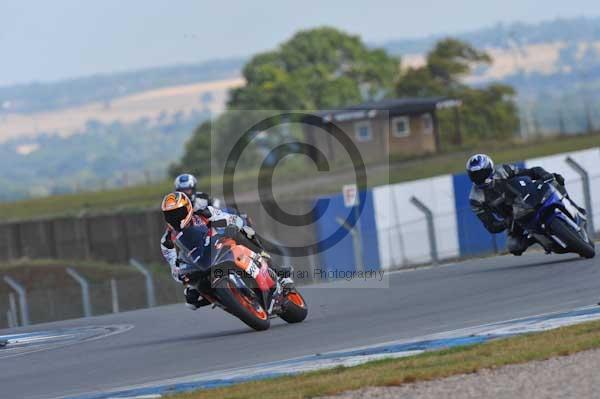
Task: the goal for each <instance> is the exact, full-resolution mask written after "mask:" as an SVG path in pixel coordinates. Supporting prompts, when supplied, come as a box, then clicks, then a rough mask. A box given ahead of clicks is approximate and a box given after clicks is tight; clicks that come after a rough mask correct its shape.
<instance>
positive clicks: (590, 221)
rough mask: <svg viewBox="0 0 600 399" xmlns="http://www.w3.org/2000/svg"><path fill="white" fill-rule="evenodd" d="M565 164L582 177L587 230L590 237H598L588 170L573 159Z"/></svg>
mask: <svg viewBox="0 0 600 399" xmlns="http://www.w3.org/2000/svg"><path fill="white" fill-rule="evenodd" d="M565 162H566V163H567V164H568V165H569V166H570V167H571V168H573V170H575V172H577V174H578V175H579V176H580V177H581V183H582V184H583V201H584V204H583V205H584V206H585V211H586V213H587V214H586V215H585V216H586V218H587V228H588V233H589V235H590V237H595V236H596V230H595V229H594V210H593V209H592V194H591V192H590V175H589V174H588V172H587V170H585V169H584V168H583V166H581V165H580V164H579V163H578V162H577V161H575V160H574V159H573V158H571V157H567V158H565Z"/></svg>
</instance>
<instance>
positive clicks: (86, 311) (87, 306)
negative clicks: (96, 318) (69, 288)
mask: <svg viewBox="0 0 600 399" xmlns="http://www.w3.org/2000/svg"><path fill="white" fill-rule="evenodd" d="M67 274H68V275H69V276H71V277H73V279H74V280H75V281H77V283H79V286H80V287H81V302H82V303H83V316H84V317H91V316H92V303H91V301H90V286H89V284H88V282H87V280H86V279H85V278H83V276H82V275H81V274H79V273H77V272H76V271H75V270H74V269H71V268H70V267H68V268H67Z"/></svg>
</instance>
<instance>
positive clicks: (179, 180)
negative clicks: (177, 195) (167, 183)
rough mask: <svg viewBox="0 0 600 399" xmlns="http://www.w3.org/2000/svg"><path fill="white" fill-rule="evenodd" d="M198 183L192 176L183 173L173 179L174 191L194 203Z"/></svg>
mask: <svg viewBox="0 0 600 399" xmlns="http://www.w3.org/2000/svg"><path fill="white" fill-rule="evenodd" d="M197 183H198V181H197V180H196V178H195V177H194V176H193V175H190V174H189V173H184V174H182V175H179V176H177V177H176V178H175V182H174V184H175V191H179V192H182V193H184V194H185V195H187V196H188V198H189V199H190V200H191V201H192V202H194V199H195V197H196V184H197Z"/></svg>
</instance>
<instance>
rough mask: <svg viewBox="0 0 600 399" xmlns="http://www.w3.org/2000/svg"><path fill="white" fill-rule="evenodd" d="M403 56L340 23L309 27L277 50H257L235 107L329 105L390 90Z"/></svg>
mask: <svg viewBox="0 0 600 399" xmlns="http://www.w3.org/2000/svg"><path fill="white" fill-rule="evenodd" d="M398 68H399V61H398V59H396V58H394V57H391V56H389V55H388V54H387V53H386V52H385V51H384V50H381V49H371V48H369V47H367V46H366V45H365V44H364V43H363V42H362V41H361V40H360V38H359V37H358V36H353V35H349V34H347V33H344V32H342V31H339V30H337V29H334V28H329V27H323V28H317V29H311V30H305V31H301V32H299V33H297V34H296V35H294V36H293V37H292V38H291V39H290V40H289V41H287V42H285V43H283V44H282V45H281V46H280V47H279V48H278V49H277V50H274V51H269V52H265V53H261V54H258V55H256V56H254V57H253V58H252V59H251V60H250V62H248V64H246V66H245V67H244V69H243V72H242V74H243V76H244V78H245V79H246V85H245V86H243V87H240V88H237V89H234V90H233V91H232V93H231V99H230V101H229V104H228V105H229V107H230V108H231V109H323V108H331V107H340V106H344V105H348V104H353V103H357V102H360V101H362V100H364V98H362V96H361V87H362V88H364V87H366V88H367V90H366V91H365V90H362V91H364V92H365V93H366V95H367V97H371V96H374V95H376V94H378V93H379V92H381V91H382V90H385V91H389V90H390V88H391V87H392V83H393V81H394V78H395V77H396V75H397V72H398Z"/></svg>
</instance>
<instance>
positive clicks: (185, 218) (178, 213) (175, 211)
mask: <svg viewBox="0 0 600 399" xmlns="http://www.w3.org/2000/svg"><path fill="white" fill-rule="evenodd" d="M161 209H162V211H163V215H164V217H165V221H166V222H167V223H168V224H169V226H171V227H172V228H173V229H175V230H177V231H179V230H181V229H183V228H184V227H185V226H187V224H188V223H189V222H190V220H192V216H193V215H194V207H193V206H192V202H191V201H190V199H189V198H188V197H187V195H185V194H184V193H180V192H177V191H176V192H174V193H169V194H167V195H166V196H165V198H163V200H162V204H161Z"/></svg>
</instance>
